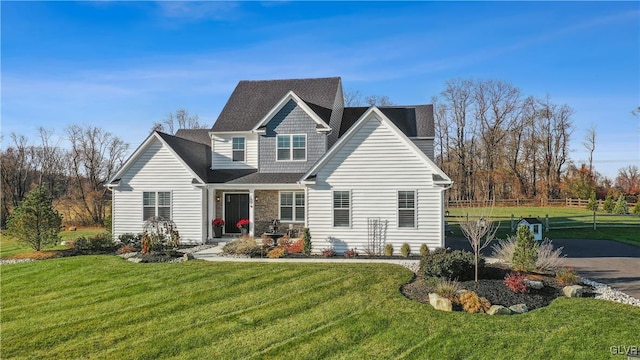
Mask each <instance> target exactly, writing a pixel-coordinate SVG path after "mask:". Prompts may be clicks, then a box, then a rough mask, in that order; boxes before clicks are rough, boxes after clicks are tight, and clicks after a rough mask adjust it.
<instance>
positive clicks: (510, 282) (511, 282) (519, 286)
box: [504, 273, 527, 294]
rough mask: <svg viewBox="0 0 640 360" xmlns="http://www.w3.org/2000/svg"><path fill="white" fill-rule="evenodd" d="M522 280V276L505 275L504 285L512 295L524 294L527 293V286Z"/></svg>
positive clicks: (517, 274) (516, 274)
mask: <svg viewBox="0 0 640 360" xmlns="http://www.w3.org/2000/svg"><path fill="white" fill-rule="evenodd" d="M524 280H525V278H524V276H523V275H522V274H519V273H515V274H507V276H505V278H504V284H505V285H507V287H508V288H509V289H511V291H513V292H514V293H522V294H524V293H526V292H527V284H526V282H525V281H524Z"/></svg>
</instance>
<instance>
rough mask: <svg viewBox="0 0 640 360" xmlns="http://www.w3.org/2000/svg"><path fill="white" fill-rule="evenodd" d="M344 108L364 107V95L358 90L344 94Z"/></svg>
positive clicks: (351, 90) (349, 90) (347, 91)
mask: <svg viewBox="0 0 640 360" xmlns="http://www.w3.org/2000/svg"><path fill="white" fill-rule="evenodd" d="M343 97H344V106H347V107H354V106H362V104H363V101H362V94H361V93H360V91H358V90H354V89H347V90H345V92H344V94H343Z"/></svg>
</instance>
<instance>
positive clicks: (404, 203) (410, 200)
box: [398, 191, 415, 209]
mask: <svg viewBox="0 0 640 360" xmlns="http://www.w3.org/2000/svg"><path fill="white" fill-rule="evenodd" d="M398 208H400V209H413V208H415V192H414V191H398Z"/></svg>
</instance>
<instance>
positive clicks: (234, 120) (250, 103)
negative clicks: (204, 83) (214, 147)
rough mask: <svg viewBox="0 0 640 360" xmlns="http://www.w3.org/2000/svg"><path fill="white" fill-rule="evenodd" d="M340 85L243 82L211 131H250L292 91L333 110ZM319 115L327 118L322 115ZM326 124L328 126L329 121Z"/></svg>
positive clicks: (297, 81)
mask: <svg viewBox="0 0 640 360" xmlns="http://www.w3.org/2000/svg"><path fill="white" fill-rule="evenodd" d="M341 86H342V85H341V80H340V78H339V77H333V78H317V79H289V80H261V81H248V80H243V81H240V82H239V83H238V85H237V86H236V88H235V89H234V90H233V93H232V94H231V97H229V100H228V101H227V103H226V105H225V106H224V108H223V109H222V112H220V116H218V119H217V120H216V122H215V123H214V124H213V127H212V128H211V131H215V132H232V131H250V130H251V129H253V128H254V127H255V126H256V124H258V122H260V121H261V120H262V119H263V118H264V117H265V116H266V115H267V113H269V111H271V110H272V109H273V108H274V107H275V106H276V105H277V104H278V103H279V102H280V101H281V100H282V98H284V97H285V96H286V95H287V93H289V92H290V91H293V92H294V93H295V94H296V95H297V96H298V97H300V99H302V100H304V102H306V103H307V104H309V103H311V104H314V105H316V106H319V107H321V108H325V109H326V110H329V109H332V108H333V103H334V102H335V99H336V94H337V93H338V91H339V87H341ZM314 111H315V109H314ZM318 115H319V116H320V117H324V116H325V114H320V113H318ZM325 122H326V123H328V121H326V120H325Z"/></svg>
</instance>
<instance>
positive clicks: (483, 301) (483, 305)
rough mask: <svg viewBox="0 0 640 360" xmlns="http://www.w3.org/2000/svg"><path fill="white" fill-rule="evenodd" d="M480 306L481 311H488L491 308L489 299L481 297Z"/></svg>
mask: <svg viewBox="0 0 640 360" xmlns="http://www.w3.org/2000/svg"><path fill="white" fill-rule="evenodd" d="M480 308H481V309H482V312H485V313H486V312H487V311H489V309H491V302H490V301H489V299H487V298H486V297H481V298H480Z"/></svg>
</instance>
